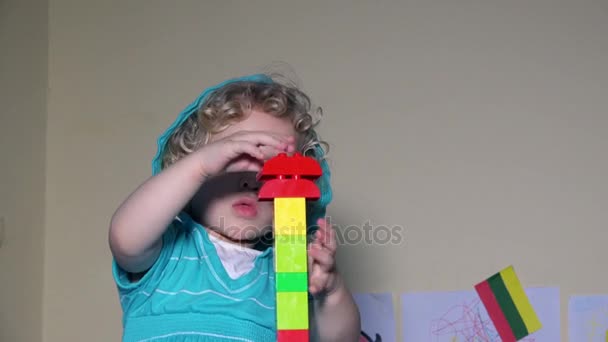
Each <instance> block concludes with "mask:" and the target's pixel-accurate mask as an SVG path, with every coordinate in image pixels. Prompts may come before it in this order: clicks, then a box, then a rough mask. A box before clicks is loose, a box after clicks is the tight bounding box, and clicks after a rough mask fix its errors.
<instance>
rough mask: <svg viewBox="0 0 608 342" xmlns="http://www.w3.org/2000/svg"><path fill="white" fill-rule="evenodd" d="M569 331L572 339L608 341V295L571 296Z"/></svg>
mask: <svg viewBox="0 0 608 342" xmlns="http://www.w3.org/2000/svg"><path fill="white" fill-rule="evenodd" d="M568 331H569V335H570V336H569V338H570V339H569V340H570V341H576V342H604V341H608V336H607V334H608V332H607V331H608V295H590V296H572V297H570V300H569V302H568Z"/></svg>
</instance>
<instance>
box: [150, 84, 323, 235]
mask: <svg viewBox="0 0 608 342" xmlns="http://www.w3.org/2000/svg"><path fill="white" fill-rule="evenodd" d="M234 82H261V83H273V82H274V81H273V80H272V79H271V78H270V77H268V76H266V75H263V74H256V75H249V76H244V77H238V78H233V79H229V80H226V81H224V82H222V83H219V84H217V85H215V86H212V87H210V88H207V89H205V90H204V91H203V92H202V93H201V94H200V95H199V96H198V97H197V98H196V99H195V100H194V101H193V102H192V103H191V104H190V105H188V107H186V108H185V109H184V110H183V111H182V112H181V113H179V115H178V116H177V118H176V120H175V121H174V122H173V124H172V125H171V126H170V127H169V128H168V129H167V130H166V131H165V132H164V133H163V134H162V135H161V136H160V137H159V138H158V150H157V152H156V156H155V157H154V159H153V160H152V174H153V175H156V174H158V173H160V172H161V169H162V168H161V162H162V155H163V153H164V150H165V146H166V145H167V141H168V140H169V137H170V136H171V134H172V133H173V132H174V131H175V130H176V129H177V128H178V127H179V126H180V125H181V124H183V123H184V121H186V119H188V117H190V115H192V114H195V113H196V111H197V109H198V108H199V107H200V106H201V105H202V104H203V103H204V102H205V101H206V100H207V98H208V97H209V95H210V94H212V93H213V92H214V91H216V90H218V89H220V88H222V87H223V86H225V85H227V84H230V83H234ZM312 157H314V158H316V159H317V160H318V161H319V163H320V164H321V168H322V170H323V175H322V176H321V177H320V178H319V179H318V180H317V181H316V184H317V186H318V187H319V190H321V197H320V198H319V199H318V200H317V201H311V202H310V203H309V208H308V212H307V216H308V218H307V220H308V223H307V224H308V226H309V227H310V228H311V230H313V231H314V230H316V229H314V227H315V226H316V224H317V220H318V219H319V218H322V217H325V213H326V208H327V205H328V204H329V203H330V202H331V200H332V190H331V186H330V176H331V174H330V170H329V165H328V164H327V161H326V160H324V158H323V157H324V152H323V149H322V148H320V147H316V148H315V150H314V156H312Z"/></svg>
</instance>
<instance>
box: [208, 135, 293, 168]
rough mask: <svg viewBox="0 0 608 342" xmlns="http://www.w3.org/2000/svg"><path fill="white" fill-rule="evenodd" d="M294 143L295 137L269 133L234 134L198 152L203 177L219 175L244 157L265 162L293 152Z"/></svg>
mask: <svg viewBox="0 0 608 342" xmlns="http://www.w3.org/2000/svg"><path fill="white" fill-rule="evenodd" d="M294 141H295V139H294V137H285V136H280V135H277V134H272V133H267V132H253V131H241V132H237V133H234V134H232V135H229V136H227V137H224V138H222V139H220V140H217V141H214V142H212V143H209V144H207V145H204V146H203V147H202V148H201V149H199V150H198V151H197V152H196V153H197V154H198V155H199V158H200V160H201V170H200V172H201V176H203V177H209V176H212V175H214V174H217V173H218V172H220V171H221V170H223V169H224V168H226V166H227V165H228V164H230V162H232V161H234V160H235V159H237V158H239V157H242V156H243V155H245V156H249V157H251V158H253V159H255V160H259V161H260V162H263V161H264V160H267V159H269V158H271V157H273V156H275V155H276V154H278V153H281V152H285V153H290V152H293V151H294V150H295V147H294ZM239 171H245V170H239ZM252 171H253V170H252Z"/></svg>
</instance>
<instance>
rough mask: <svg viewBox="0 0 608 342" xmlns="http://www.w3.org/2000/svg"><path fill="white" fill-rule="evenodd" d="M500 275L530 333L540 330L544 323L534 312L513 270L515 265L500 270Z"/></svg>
mask: <svg viewBox="0 0 608 342" xmlns="http://www.w3.org/2000/svg"><path fill="white" fill-rule="evenodd" d="M500 277H501V278H502V280H503V282H504V284H505V286H506V287H507V291H509V294H510V295H511V298H512V300H513V303H515V307H516V308H517V311H519V315H520V316H521V318H522V320H523V321H524V324H525V325H526V328H527V329H528V333H529V334H531V333H533V332H535V331H537V330H539V329H540V328H541V327H542V324H541V323H540V320H539V319H538V316H537V315H536V312H534V309H533V308H532V305H531V304H530V301H529V300H528V296H527V295H526V293H525V292H524V289H523V287H522V286H521V283H520V282H519V279H518V278H517V275H516V274H515V270H513V266H509V267H507V268H505V269H504V270H502V271H501V272H500Z"/></svg>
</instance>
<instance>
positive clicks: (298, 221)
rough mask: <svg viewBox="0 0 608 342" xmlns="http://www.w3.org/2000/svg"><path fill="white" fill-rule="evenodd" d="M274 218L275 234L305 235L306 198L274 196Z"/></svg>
mask: <svg viewBox="0 0 608 342" xmlns="http://www.w3.org/2000/svg"><path fill="white" fill-rule="evenodd" d="M274 220H275V222H274V234H275V236H280V235H306V199H305V198H303V197H297V198H283V197H280V198H275V199H274Z"/></svg>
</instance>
